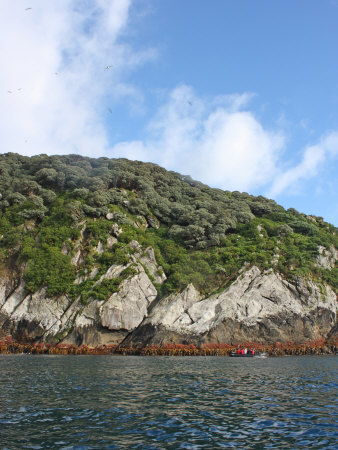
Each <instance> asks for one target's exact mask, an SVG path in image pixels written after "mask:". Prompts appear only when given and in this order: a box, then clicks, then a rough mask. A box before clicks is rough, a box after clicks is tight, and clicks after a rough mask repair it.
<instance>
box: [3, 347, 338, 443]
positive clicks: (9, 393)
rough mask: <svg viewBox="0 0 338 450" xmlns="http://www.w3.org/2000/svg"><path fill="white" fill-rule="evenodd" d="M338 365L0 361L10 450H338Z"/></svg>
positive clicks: (304, 361) (309, 360) (331, 360)
mask: <svg viewBox="0 0 338 450" xmlns="http://www.w3.org/2000/svg"><path fill="white" fill-rule="evenodd" d="M337 377H338V358H337V357H336V356H310V357H280V358H267V359H259V358H229V357H165V356H155V357H151V356H150V357H137V356H126V357H123V356H52V355H50V356H48V355H45V356H42V355H36V356H35V355H1V356H0V448H2V449H20V448H25V449H44V448H51V449H101V448H102V449H120V448H128V449H129V448H131V449H167V448H168V449H203V448H206V449H213V448H235V447H236V448H248V449H265V448H267V449H270V448H276V449H288V448H305V449H308V448H320V449H323V448H325V449H326V448H328V449H329V448H338V429H337V422H338V405H337V392H338V391H337V387H338V386H337V383H338V379H337Z"/></svg>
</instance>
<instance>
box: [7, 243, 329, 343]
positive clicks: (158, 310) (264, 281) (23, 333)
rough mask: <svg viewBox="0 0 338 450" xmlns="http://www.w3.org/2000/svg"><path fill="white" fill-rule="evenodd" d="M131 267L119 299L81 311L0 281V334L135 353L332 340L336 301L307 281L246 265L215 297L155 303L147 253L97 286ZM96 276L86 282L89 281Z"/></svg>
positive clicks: (174, 297) (190, 291) (184, 295)
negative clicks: (171, 346)
mask: <svg viewBox="0 0 338 450" xmlns="http://www.w3.org/2000/svg"><path fill="white" fill-rule="evenodd" d="M136 244H137V243H135V246H136ZM136 248H137V249H139V247H138V245H137V246H136ZM139 250H140V249H139ZM130 264H133V265H134V267H135V270H136V272H137V273H136V274H134V275H132V276H130V277H129V278H128V279H126V280H124V281H123V282H122V283H121V285H120V290H119V291H118V292H116V293H114V294H112V295H111V296H110V297H109V298H108V299H107V300H106V301H98V300H94V299H89V301H88V304H87V305H85V306H84V305H83V304H81V302H80V297H79V298H78V299H76V300H75V301H73V300H70V299H69V298H67V296H61V297H58V298H49V297H48V296H47V294H46V290H45V289H39V291H37V292H36V293H34V294H33V295H30V294H29V295H27V293H26V292H25V289H24V282H23V281H22V280H21V279H19V278H18V279H15V280H11V279H10V278H9V277H5V278H3V279H1V281H0V328H1V330H2V331H1V332H2V334H4V333H8V334H11V335H12V336H13V337H15V338H16V339H18V340H26V341H27V340H47V341H49V342H53V343H55V342H59V341H60V340H62V341H63V342H66V343H72V344H73V343H75V344H77V345H80V344H82V343H85V344H86V345H100V344H118V343H120V342H121V341H123V345H132V346H134V347H135V346H144V345H148V344H155V345H161V344H163V343H169V342H178V343H179V342H181V343H195V344H198V345H199V344H203V343H205V342H215V343H217V342H228V343H236V342H239V341H258V342H265V343H266V342H277V341H280V342H286V341H295V342H304V341H306V340H314V339H318V338H326V337H327V336H331V335H332V336H336V334H337V333H336V331H334V330H336V328H335V327H336V325H335V323H336V319H337V298H336V295H335V294H334V292H333V291H332V289H331V288H330V287H328V286H324V285H322V286H318V285H316V284H315V283H314V282H313V281H312V280H310V279H309V280H306V279H304V278H298V279H297V280H296V282H295V283H294V284H291V283H289V282H288V281H286V280H284V279H283V278H282V277H281V276H280V275H279V274H277V273H275V272H274V271H273V270H269V271H266V272H261V271H260V270H259V269H258V268H257V267H251V268H249V267H248V266H247V265H246V266H243V269H242V271H241V273H240V275H239V277H238V278H237V280H236V281H235V282H234V283H233V284H232V285H231V286H229V287H228V288H227V289H226V290H224V291H223V292H221V293H219V294H215V295H211V296H209V297H207V298H204V299H203V298H202V296H201V294H200V293H199V292H198V291H197V290H196V289H195V288H194V286H193V285H189V286H188V287H187V288H186V289H185V290H184V291H183V292H181V293H179V294H171V295H170V296H168V297H165V298H162V299H161V300H159V301H158V300H156V296H157V292H156V289H155V287H154V286H153V284H152V283H151V281H150V279H149V277H148V276H147V273H146V272H145V270H144V268H143V266H144V267H146V268H147V270H148V271H149V273H152V272H153V273H154V271H156V270H158V266H157V263H156V259H155V255H154V252H153V250H152V249H151V248H148V249H146V250H145V251H144V252H141V251H139V252H138V251H136V252H135V254H134V255H132V257H131V261H130V263H129V264H127V265H113V266H111V267H109V269H108V270H107V271H106V273H105V274H103V275H102V276H101V278H100V279H99V280H98V281H97V282H96V283H97V284H99V283H101V282H102V281H103V280H104V279H112V278H117V277H119V276H120V274H121V273H122V272H123V271H124V270H125V269H126V268H127V267H128V266H129V265H130ZM95 269H96V271H97V270H98V269H97V268H94V269H93V271H92V272H91V273H90V274H89V275H85V277H91V278H94V277H95V276H96V274H97V272H95ZM330 333H331V334H330Z"/></svg>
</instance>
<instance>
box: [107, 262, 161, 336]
mask: <svg viewBox="0 0 338 450" xmlns="http://www.w3.org/2000/svg"><path fill="white" fill-rule="evenodd" d="M138 270H139V273H138V274H137V275H135V276H133V277H132V278H131V279H128V280H125V281H124V282H123V283H122V285H121V287H120V290H119V292H116V293H114V294H113V295H112V296H111V297H110V298H109V299H108V300H107V301H106V302H105V303H104V304H103V305H102V306H101V309H100V318H101V325H102V326H103V327H105V328H108V329H109V330H127V331H132V330H133V329H135V328H136V327H137V326H138V325H139V324H140V323H141V322H142V320H143V319H144V317H145V316H146V315H147V310H148V307H149V305H150V304H151V302H152V301H153V300H154V299H155V298H156V295H157V291H156V289H155V287H154V286H153V284H152V283H151V281H150V280H149V278H148V276H147V275H146V273H145V272H144V270H143V268H142V266H139V267H138Z"/></svg>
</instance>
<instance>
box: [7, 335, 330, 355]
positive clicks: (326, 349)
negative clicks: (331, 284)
mask: <svg viewBox="0 0 338 450" xmlns="http://www.w3.org/2000/svg"><path fill="white" fill-rule="evenodd" d="M237 346H239V347H241V348H254V349H255V351H256V354H260V353H265V354H266V355H267V356H304V355H336V354H337V353H338V342H337V340H334V341H324V339H318V340H316V341H308V342H305V343H302V344H300V343H294V342H286V343H281V342H276V343H272V344H261V343H257V342H243V343H238V344H237V343H236V344H234V345H233V344H226V343H219V344H213V343H210V344H203V345H202V346H199V347H197V346H195V345H193V344H188V345H185V344H164V345H162V346H154V345H152V346H146V347H139V348H132V347H122V346H120V345H100V346H97V347H90V346H87V345H80V346H76V345H70V344H62V343H59V344H56V345H52V344H50V343H45V342H42V343H38V342H35V343H27V342H26V343H22V342H16V341H13V339H12V337H11V336H6V337H5V338H4V339H2V340H0V354H32V355H121V356H132V355H135V356H229V354H230V353H231V352H233V351H235V350H236V348H237Z"/></svg>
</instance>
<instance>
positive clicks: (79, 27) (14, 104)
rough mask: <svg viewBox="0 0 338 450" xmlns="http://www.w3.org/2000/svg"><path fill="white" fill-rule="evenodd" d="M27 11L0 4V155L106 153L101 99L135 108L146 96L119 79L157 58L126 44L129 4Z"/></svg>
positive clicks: (61, 1)
mask: <svg viewBox="0 0 338 450" xmlns="http://www.w3.org/2000/svg"><path fill="white" fill-rule="evenodd" d="M26 6H27V4H26V5H25V4H24V3H23V2H19V1H13V0H1V2H0V53H1V55H2V61H3V64H2V70H1V72H0V86H1V91H0V105H1V106H0V135H1V141H2V147H1V152H9V151H12V152H18V153H21V154H27V155H30V154H38V153H49V154H55V153H63V154H65V153H83V154H87V155H92V156H100V155H102V154H104V151H105V149H106V148H107V146H108V139H107V133H106V130H105V129H104V127H103V125H102V114H103V112H106V108H104V107H103V99H106V98H107V97H108V98H109V99H111V100H112V101H113V102H114V101H118V100H120V99H121V98H122V97H123V98H125V99H126V100H127V101H132V106H133V107H134V108H137V107H138V106H139V104H140V103H142V101H143V97H142V94H141V93H139V92H138V91H137V89H136V88H135V87H133V86H130V85H128V84H127V83H125V82H124V80H122V81H120V79H121V78H123V75H124V74H125V73H126V71H129V70H131V69H133V68H135V67H137V66H138V65H140V64H142V63H143V62H145V61H146V60H149V59H151V58H153V57H154V52H153V51H152V50H151V49H150V50H145V51H138V52H136V51H133V49H132V48H130V47H129V46H128V45H127V44H126V43H121V39H120V37H121V35H123V33H124V32H125V29H126V27H127V24H128V14H129V9H130V0H112V1H109V2H107V1H106V0H92V1H81V2H79V1H76V2H74V1H72V0H58V1H39V0H31V1H30V2H29V6H30V7H31V8H32V9H30V10H25V7H26ZM107 66H111V67H109V69H107V70H105V67H107ZM112 80H114V83H112ZM19 89H20V90H19ZM8 91H10V92H8ZM131 99H132V100H131Z"/></svg>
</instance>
